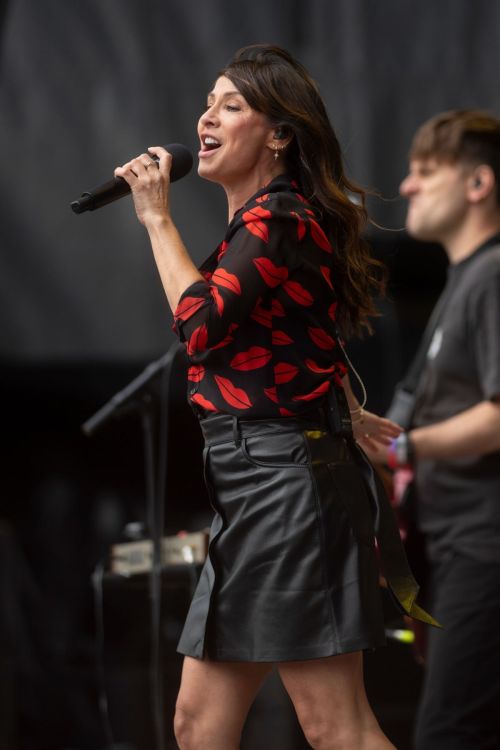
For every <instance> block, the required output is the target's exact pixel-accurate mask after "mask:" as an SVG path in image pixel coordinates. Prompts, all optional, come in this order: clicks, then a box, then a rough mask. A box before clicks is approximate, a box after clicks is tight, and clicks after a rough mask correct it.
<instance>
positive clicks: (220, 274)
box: [212, 268, 241, 294]
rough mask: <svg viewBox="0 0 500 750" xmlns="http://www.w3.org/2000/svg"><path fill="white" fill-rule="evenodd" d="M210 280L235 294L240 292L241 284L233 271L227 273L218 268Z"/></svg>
mask: <svg viewBox="0 0 500 750" xmlns="http://www.w3.org/2000/svg"><path fill="white" fill-rule="evenodd" d="M212 281H213V282H214V283H215V284H218V285H219V286H223V287H225V288H226V289H229V290H230V291H231V292H234V293H235V294H241V286H240V282H239V279H238V277H237V276H235V275H234V273H229V271H226V270H225V269H224V268H218V269H217V270H216V271H215V273H214V275H213V276H212Z"/></svg>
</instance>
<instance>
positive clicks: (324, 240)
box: [309, 219, 332, 253]
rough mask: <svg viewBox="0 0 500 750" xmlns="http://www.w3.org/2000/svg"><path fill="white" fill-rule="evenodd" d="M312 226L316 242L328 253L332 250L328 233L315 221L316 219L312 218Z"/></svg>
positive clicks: (312, 235)
mask: <svg viewBox="0 0 500 750" xmlns="http://www.w3.org/2000/svg"><path fill="white" fill-rule="evenodd" d="M309 224H310V227H311V237H312V238H313V240H314V242H315V243H316V244H317V245H318V247H320V248H321V249H322V250H325V251H326V252H327V253H331V252H332V246H331V245H330V241H329V239H328V237H327V236H326V234H325V233H324V232H323V230H322V229H321V227H320V225H319V224H318V222H316V221H314V219H311V220H310V222H309Z"/></svg>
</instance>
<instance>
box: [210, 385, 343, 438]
mask: <svg viewBox="0 0 500 750" xmlns="http://www.w3.org/2000/svg"><path fill="white" fill-rule="evenodd" d="M198 418H199V420H200V426H201V430H202V432H203V437H204V438H205V442H206V444H207V445H216V444H218V443H227V442H230V441H233V442H235V443H236V442H238V441H239V440H241V439H242V438H246V437H255V436H256V435H262V434H266V435H269V434H273V433H280V434H283V432H297V431H302V430H327V431H329V432H331V433H332V434H333V435H338V436H341V437H352V424H351V416H350V413H349V406H348V404H347V399H346V397H345V394H344V391H343V390H339V389H337V388H330V391H329V393H328V395H327V397H326V398H325V399H324V401H323V402H322V403H321V404H320V405H319V406H318V408H317V409H313V410H311V411H308V412H305V413H304V414H297V415H296V416H293V417H269V419H244V418H241V417H237V416H234V415H232V414H209V415H206V416H205V415H203V416H202V415H200V414H199V415H198Z"/></svg>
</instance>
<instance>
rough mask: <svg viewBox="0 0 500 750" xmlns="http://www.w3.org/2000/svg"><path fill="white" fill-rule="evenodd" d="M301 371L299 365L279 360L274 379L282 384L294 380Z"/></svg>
mask: <svg viewBox="0 0 500 750" xmlns="http://www.w3.org/2000/svg"><path fill="white" fill-rule="evenodd" d="M298 371H299V368H298V367H295V365H291V364H289V363H288V362H279V363H278V364H277V365H276V366H275V368H274V379H275V380H276V382H277V383H278V385H281V384H282V383H289V382H290V380H293V379H294V377H295V376H296V375H297V373H298Z"/></svg>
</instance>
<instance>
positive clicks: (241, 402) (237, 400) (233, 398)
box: [214, 375, 252, 409]
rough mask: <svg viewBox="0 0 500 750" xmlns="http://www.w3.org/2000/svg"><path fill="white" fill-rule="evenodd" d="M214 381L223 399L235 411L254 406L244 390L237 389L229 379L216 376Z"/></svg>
mask: <svg viewBox="0 0 500 750" xmlns="http://www.w3.org/2000/svg"><path fill="white" fill-rule="evenodd" d="M214 379H215V382H216V383H217V385H218V387H219V390H220V392H221V395H222V398H223V399H224V401H226V402H227V403H228V404H229V405H230V406H233V407H234V408H235V409H249V408H250V407H251V406H252V402H251V401H250V399H249V397H248V394H247V393H246V392H245V391H244V390H243V388H237V387H236V386H235V385H234V384H233V383H231V381H230V380H229V379H228V378H223V377H222V376H221V375H214Z"/></svg>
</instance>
